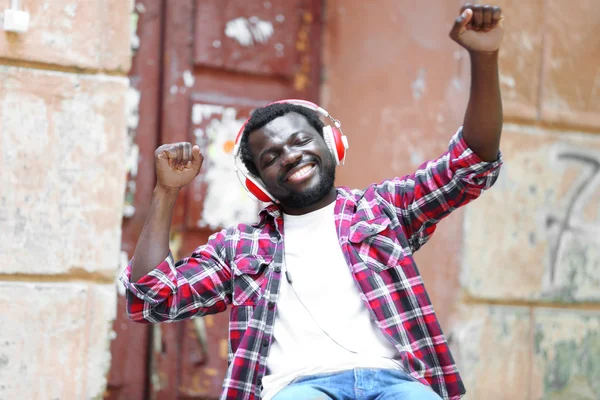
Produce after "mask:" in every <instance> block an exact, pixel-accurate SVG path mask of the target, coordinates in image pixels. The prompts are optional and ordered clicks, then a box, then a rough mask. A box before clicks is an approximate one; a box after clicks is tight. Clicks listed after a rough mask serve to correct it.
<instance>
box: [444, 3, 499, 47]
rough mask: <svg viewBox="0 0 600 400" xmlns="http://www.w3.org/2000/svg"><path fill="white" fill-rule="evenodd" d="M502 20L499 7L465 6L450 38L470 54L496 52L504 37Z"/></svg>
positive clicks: (455, 22)
mask: <svg viewBox="0 0 600 400" xmlns="http://www.w3.org/2000/svg"><path fill="white" fill-rule="evenodd" d="M503 19H504V18H503V16H502V9H501V8H500V7H493V6H490V5H481V4H465V5H464V6H462V8H461V9H460V15H459V16H458V18H456V20H455V21H454V26H453V27H452V30H451V31H450V37H451V38H452V39H453V40H454V41H455V42H457V43H458V44H460V45H461V46H462V47H464V48H465V49H467V50H468V51H470V52H494V51H497V50H498V49H499V48H500V44H501V43H502V37H503V35H504V24H503Z"/></svg>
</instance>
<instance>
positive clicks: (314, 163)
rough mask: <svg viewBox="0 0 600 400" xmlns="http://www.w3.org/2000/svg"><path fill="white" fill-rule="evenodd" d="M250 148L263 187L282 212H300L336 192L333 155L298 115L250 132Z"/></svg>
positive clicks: (306, 122)
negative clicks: (280, 205) (292, 210)
mask: <svg viewBox="0 0 600 400" xmlns="http://www.w3.org/2000/svg"><path fill="white" fill-rule="evenodd" d="M249 147H250V151H251V152H252V154H253V155H254V163H255V165H256V168H257V170H258V172H259V174H260V177H261V179H262V180H263V182H264V184H265V187H266V188H267V190H268V191H269V192H270V193H271V194H272V195H273V196H274V197H275V198H276V199H277V200H279V202H280V203H281V204H282V205H283V206H284V210H286V207H287V209H288V210H290V209H294V210H295V211H300V212H302V211H303V210H304V209H307V208H310V207H311V206H314V205H316V204H317V203H319V202H320V201H322V200H323V199H324V198H325V197H326V196H328V195H329V196H332V193H335V189H334V186H333V182H334V180H335V161H334V159H333V156H332V155H331V153H330V152H329V150H328V148H327V145H326V144H325V140H324V139H323V138H322V137H321V135H320V134H319V133H318V132H317V131H316V129H315V128H313V127H312V125H310V123H309V122H308V121H307V120H306V118H304V116H302V115H301V114H298V113H293V112H291V113H287V114H285V115H284V116H282V117H279V118H276V119H274V120H273V121H271V122H269V123H268V124H267V125H265V126H264V127H263V128H261V129H258V130H256V131H254V132H252V133H251V134H250V137H249ZM334 198H335V197H334ZM316 208H318V207H315V209H316ZM307 211H309V210H304V212H307ZM286 212H287V210H286Z"/></svg>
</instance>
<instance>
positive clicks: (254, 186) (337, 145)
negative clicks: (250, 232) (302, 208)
mask: <svg viewBox="0 0 600 400" xmlns="http://www.w3.org/2000/svg"><path fill="white" fill-rule="evenodd" d="M278 103H288V104H294V105H297V106H301V107H305V108H308V109H309V110H312V111H315V112H316V113H317V114H319V115H320V116H322V117H325V118H328V119H329V120H331V122H333V125H325V126H324V127H323V138H324V139H325V144H327V148H328V149H329V151H330V152H331V154H332V155H333V159H334V160H335V165H336V166H337V165H339V164H342V165H344V161H345V160H346V150H348V147H349V146H348V138H347V137H346V136H345V135H344V134H343V133H342V128H341V127H342V124H341V123H340V121H338V120H337V119H335V118H333V117H332V116H331V115H330V114H329V113H328V112H327V111H326V110H324V109H322V108H321V107H319V106H318V105H316V104H314V103H311V102H310V101H306V100H297V99H288V100H280V101H275V102H273V103H270V104H267V105H271V104H278ZM249 120H250V118H248V119H247V120H246V122H244V124H243V125H242V128H241V129H240V131H239V132H238V134H237V136H236V138H235V146H234V148H233V157H234V166H235V171H236V173H237V174H238V178H239V179H240V182H241V184H242V186H243V187H244V188H245V189H246V191H247V192H248V195H249V196H250V197H252V198H253V199H254V200H257V201H262V202H264V203H277V200H276V199H275V198H274V197H273V196H272V195H271V194H270V193H269V192H268V191H267V189H266V188H265V186H264V184H263V182H262V180H261V179H260V178H259V177H258V176H255V175H253V174H251V173H250V172H249V171H248V169H247V168H246V166H245V165H244V162H243V161H242V159H241V152H240V143H241V141H242V136H243V133H244V128H245V127H246V124H247V123H248V121H249Z"/></svg>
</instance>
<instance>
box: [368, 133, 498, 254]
mask: <svg viewBox="0 0 600 400" xmlns="http://www.w3.org/2000/svg"><path fill="white" fill-rule="evenodd" d="M501 165H502V154H501V153H500V152H498V158H497V159H496V160H495V161H492V162H486V161H483V160H482V159H481V158H480V157H479V156H478V155H477V154H475V153H474V152H473V150H471V149H470V148H469V147H468V145H467V143H466V142H465V140H464V138H463V135H462V127H461V128H460V129H459V130H458V131H457V132H456V134H455V135H454V136H453V137H452V139H451V140H450V144H449V146H448V151H447V152H445V153H444V154H442V155H441V156H440V157H439V158H437V159H435V160H432V161H429V162H426V163H424V164H423V165H421V166H420V167H419V168H418V169H417V171H416V172H414V173H413V174H410V175H407V176H404V177H402V178H395V179H392V180H386V181H383V182H382V183H380V184H379V185H378V186H377V188H376V190H377V191H378V193H379V194H380V195H381V196H382V197H383V198H384V199H385V200H387V201H388V202H389V203H390V204H391V205H392V206H393V207H394V208H395V211H396V214H397V215H398V217H399V219H400V222H401V224H402V225H403V229H404V233H405V235H406V237H407V238H408V239H409V243H410V246H411V248H412V250H413V251H417V250H418V249H419V248H420V247H421V246H422V245H423V244H425V243H426V242H427V241H428V240H429V238H430V237H431V235H432V234H433V232H434V231H435V228H436V224H437V223H438V222H439V221H440V220H441V219H442V218H444V217H446V216H447V215H448V214H450V213H451V212H452V211H454V210H455V209H457V208H458V207H461V206H464V205H465V204H468V203H469V202H471V201H472V200H474V199H476V198H477V197H479V195H481V193H483V191H484V190H486V189H489V188H490V187H491V186H492V185H493V184H494V183H495V182H496V180H497V178H498V175H499V173H500V166H501Z"/></svg>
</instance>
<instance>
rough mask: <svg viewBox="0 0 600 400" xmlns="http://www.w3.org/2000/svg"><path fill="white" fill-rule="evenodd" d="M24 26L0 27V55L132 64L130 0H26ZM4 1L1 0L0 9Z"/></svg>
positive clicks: (87, 64)
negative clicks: (9, 29)
mask: <svg viewBox="0 0 600 400" xmlns="http://www.w3.org/2000/svg"><path fill="white" fill-rule="evenodd" d="M21 4H22V8H23V9H25V10H27V11H29V13H30V26H29V30H28V31H27V32H25V33H18V34H17V33H7V32H4V31H3V30H0V57H2V58H8V59H16V60H23V61H31V62H43V63H49V64H56V65H61V66H74V67H78V68H93V69H105V70H119V71H123V72H127V71H128V70H129V68H130V67H131V49H130V42H131V17H130V15H131V10H132V5H133V1H131V0H110V1H106V0H92V1H74V0H52V1H49V0H28V1H26V2H24V1H22V2H21ZM8 6H9V2H8V1H6V2H3V3H2V5H1V6H0V7H1V8H0V12H2V11H4V10H3V9H4V8H5V7H6V8H7V7H8Z"/></svg>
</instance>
